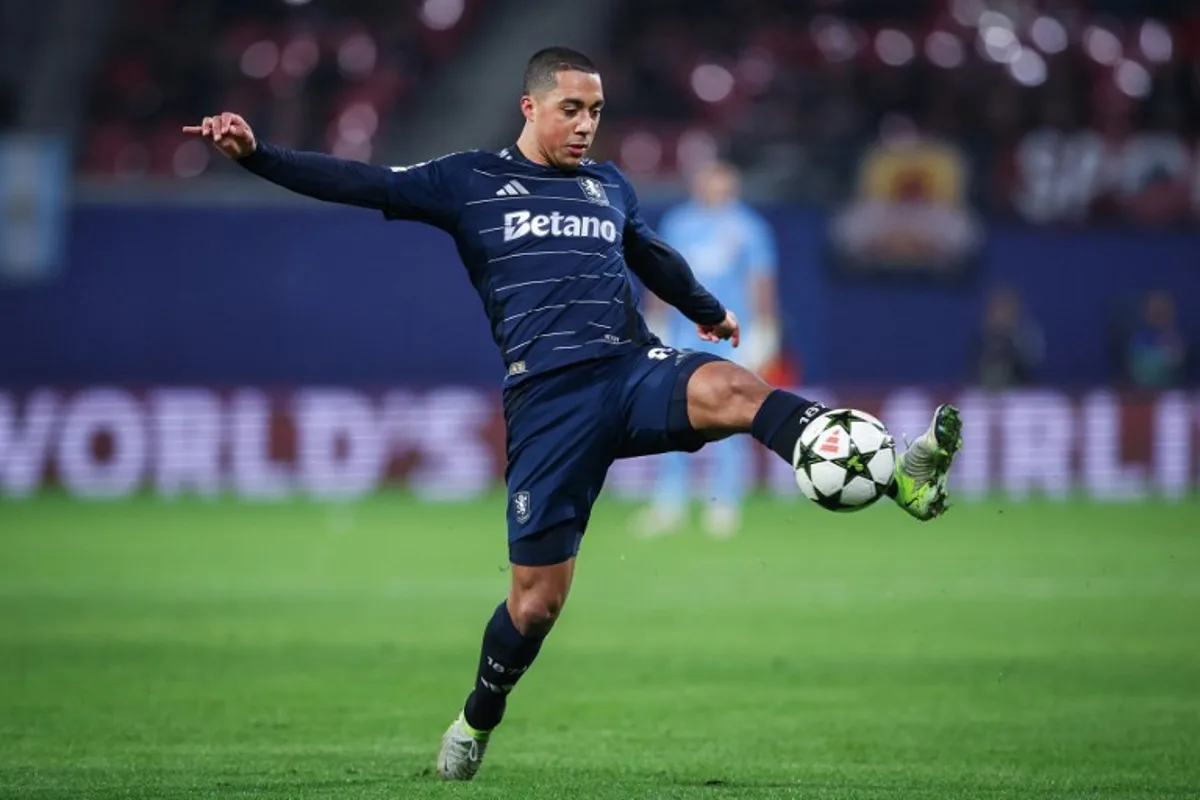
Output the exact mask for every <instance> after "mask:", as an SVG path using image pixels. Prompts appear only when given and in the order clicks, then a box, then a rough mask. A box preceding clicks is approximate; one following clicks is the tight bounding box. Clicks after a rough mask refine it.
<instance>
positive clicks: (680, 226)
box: [633, 161, 780, 538]
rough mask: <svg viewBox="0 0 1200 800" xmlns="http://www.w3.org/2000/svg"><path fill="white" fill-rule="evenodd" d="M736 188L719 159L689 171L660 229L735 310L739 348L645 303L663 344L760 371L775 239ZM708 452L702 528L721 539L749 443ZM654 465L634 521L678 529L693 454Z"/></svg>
mask: <svg viewBox="0 0 1200 800" xmlns="http://www.w3.org/2000/svg"><path fill="white" fill-rule="evenodd" d="M740 194H741V175H740V174H739V173H738V171H737V170H736V169H733V168H732V167H730V166H729V165H728V164H727V163H724V162H722V161H714V162H713V163H711V164H707V165H705V166H704V167H702V168H701V169H699V170H697V172H696V174H695V176H694V177H693V180H692V196H691V199H690V200H688V201H685V202H683V203H681V204H679V205H677V206H675V207H673V208H671V209H670V210H669V211H668V212H667V213H666V215H665V216H664V217H663V220H662V223H661V225H660V226H659V230H660V232H661V234H662V237H663V239H665V240H666V241H667V243H669V244H670V245H672V246H674V247H675V248H676V249H678V250H679V252H680V253H682V254H683V255H684V257H685V258H687V260H688V262H689V263H690V264H691V266H692V269H693V270H695V272H696V276H697V277H698V278H699V279H700V280H701V281H703V282H704V284H705V286H707V287H708V288H709V290H711V291H712V292H713V294H715V295H716V296H717V297H719V298H721V300H722V302H724V303H725V305H726V306H727V307H728V308H730V309H733V310H734V312H735V313H736V314H737V315H738V317H739V321H740V322H741V325H742V330H743V334H742V336H743V342H742V347H741V348H740V349H738V350H733V349H732V348H731V347H730V346H729V343H728V342H717V343H709V342H703V341H699V340H698V339H697V337H696V326H695V324H694V323H692V322H691V321H690V320H688V319H687V318H686V317H684V316H683V314H681V313H680V312H679V311H677V310H676V309H674V308H670V307H668V306H667V305H666V304H665V303H663V302H662V301H661V300H657V299H656V298H653V295H648V296H647V306H648V308H649V309H652V319H654V327H655V328H657V329H658V330H660V331H661V332H662V333H663V334H664V336H663V339H664V341H665V342H666V343H667V344H668V345H670V346H672V347H681V348H689V349H694V350H700V351H703V352H709V353H714V354H717V355H720V356H723V357H725V358H728V359H730V360H732V361H735V362H738V363H740V364H742V365H743V366H745V367H747V368H748V369H751V370H753V371H755V372H758V371H760V370H762V369H763V368H764V367H766V366H767V365H768V364H769V363H770V362H771V361H773V360H774V359H775V358H776V356H777V355H778V353H779V346H780V341H779V338H780V325H779V308H778V301H777V297H778V292H777V290H776V269H777V263H776V262H777V252H776V251H777V245H776V241H775V234H774V231H773V230H772V229H771V226H770V224H769V223H768V222H767V221H766V220H765V219H764V218H763V217H762V216H761V215H760V214H759V213H758V212H757V211H755V210H754V209H752V208H751V207H750V206H748V205H746V204H745V203H744V202H742V200H741V197H740ZM660 319H661V322H659V320H660ZM708 450H709V453H710V455H711V457H712V459H713V469H712V470H711V471H710V473H709V476H708V488H707V490H706V491H705V492H704V496H705V497H706V498H707V500H708V502H707V508H706V509H705V514H704V527H705V529H706V530H707V531H708V533H709V534H710V535H711V536H715V537H718V538H727V537H730V536H733V535H735V534H736V533H737V532H738V531H739V530H740V528H741V519H742V503H743V501H744V500H745V494H746V491H747V489H748V481H749V476H750V474H751V473H752V472H753V453H752V450H751V448H750V447H749V443H748V441H747V440H746V439H744V437H737V436H733V437H730V438H727V439H724V440H722V441H720V442H713V443H712V444H710V445H708ZM660 463H661V466H662V471H661V472H660V473H659V481H658V485H657V487H656V489H655V493H654V498H653V501H652V505H651V506H650V508H648V509H646V512H645V513H641V514H638V515H636V517H635V518H634V520H633V525H634V527H635V529H636V531H637V532H638V533H639V534H641V535H648V536H649V535H661V534H665V533H670V532H673V531H675V530H677V529H678V528H679V526H680V525H681V524H683V522H684V520H685V516H686V512H687V507H688V502H689V500H690V497H691V494H692V492H691V488H692V487H691V484H692V472H693V469H694V467H695V466H696V463H697V462H696V461H695V460H694V459H690V458H689V457H688V455H687V454H686V453H667V454H664V455H663V456H661V461H660Z"/></svg>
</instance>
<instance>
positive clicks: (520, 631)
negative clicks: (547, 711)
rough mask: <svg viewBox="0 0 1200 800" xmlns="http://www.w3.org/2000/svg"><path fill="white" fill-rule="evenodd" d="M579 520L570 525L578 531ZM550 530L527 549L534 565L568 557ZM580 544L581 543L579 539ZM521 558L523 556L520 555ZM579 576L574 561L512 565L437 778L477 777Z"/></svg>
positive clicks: (559, 538)
mask: <svg viewBox="0 0 1200 800" xmlns="http://www.w3.org/2000/svg"><path fill="white" fill-rule="evenodd" d="M577 524H578V523H577V522H575V521H574V520H572V521H570V522H569V523H566V525H567V526H577ZM559 534H560V531H557V530H554V529H551V530H549V531H547V532H546V534H544V535H541V536H539V537H537V538H536V539H535V540H533V541H531V542H530V543H528V544H527V546H525V547H524V551H525V552H528V553H529V554H530V557H529V558H528V559H521V560H529V561H534V562H540V561H553V560H555V559H557V558H559V557H560V556H565V554H566V552H570V551H569V550H567V551H563V552H561V553H557V554H556V553H554V552H551V549H550V548H553V547H554V544H555V543H556V542H563V541H570V540H571V539H572V538H573V537H571V536H560V535H559ZM576 544H577V540H576ZM517 557H518V558H521V556H520V555H519V554H518V555H517ZM574 576H575V558H574V556H573V555H572V556H569V557H565V559H564V560H562V561H558V562H557V563H550V564H533V565H523V564H516V563H514V564H513V565H512V584H511V586H510V588H509V592H508V598H507V599H506V600H505V601H504V602H503V603H501V604H500V605H498V606H497V607H496V610H495V612H494V613H493V614H492V618H491V619H490V620H489V621H488V624H487V627H486V628H484V631H483V643H482V646H481V647H480V653H479V668H478V671H477V672H476V675H475V688H474V689H472V691H471V694H470V695H468V696H467V701H466V703H465V704H464V706H463V711H462V713H461V714H459V715H458V718H457V719H455V720H454V722H453V723H452V724H451V725H450V728H449V729H448V730H447V731H446V733H445V735H443V736H442V747H441V750H440V751H439V752H438V760H437V767H438V774H439V775H441V777H443V778H445V779H447V780H464V781H465V780H470V779H471V778H473V777H475V773H476V772H478V771H479V767H480V765H481V764H482V762H483V755H484V752H485V751H486V750H487V745H488V738H489V737H490V735H491V732H492V730H493V729H495V727H496V726H497V725H499V724H500V720H501V719H502V718H503V717H504V710H505V707H506V705H507V702H508V695H509V692H511V691H512V690H513V688H514V687H515V686H516V685H517V681H519V680H520V679H521V676H522V675H524V674H525V672H526V671H527V670H528V669H529V667H530V666H531V665H532V664H533V660H534V659H535V658H537V654H538V652H539V651H540V650H541V648H542V642H543V641H544V640H545V638H546V635H547V634H548V633H550V629H551V628H552V627H553V626H554V622H555V621H556V620H557V619H558V615H559V612H561V611H562V607H563V604H564V603H566V601H567V593H568V592H569V591H570V589H571V580H572V579H573V578H574Z"/></svg>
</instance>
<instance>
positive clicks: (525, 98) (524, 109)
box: [521, 94, 537, 122]
mask: <svg viewBox="0 0 1200 800" xmlns="http://www.w3.org/2000/svg"><path fill="white" fill-rule="evenodd" d="M536 110H537V103H535V102H534V100H533V97H532V96H531V95H527V94H523V95H521V113H522V114H524V115H525V119H526V120H527V121H529V122H533V121H534V116H535V114H536Z"/></svg>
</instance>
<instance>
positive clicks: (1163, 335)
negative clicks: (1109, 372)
mask: <svg viewBox="0 0 1200 800" xmlns="http://www.w3.org/2000/svg"><path fill="white" fill-rule="evenodd" d="M1187 357H1188V348H1187V343H1186V341H1185V340H1184V337H1183V334H1182V333H1181V332H1180V330H1179V327H1178V325H1177V324H1176V321H1175V301H1174V299H1172V297H1171V295H1169V294H1167V293H1166V292H1162V291H1154V292H1150V293H1149V294H1147V295H1146V297H1145V299H1144V300H1143V303H1142V315H1141V318H1140V319H1139V321H1138V322H1137V324H1135V325H1134V327H1133V329H1132V330H1131V331H1130V333H1129V339H1128V342H1127V343H1126V348H1125V368H1126V373H1127V377H1128V379H1129V380H1130V381H1131V382H1132V383H1133V384H1134V385H1135V386H1138V387H1141V388H1145V389H1168V388H1173V387H1177V386H1180V385H1181V384H1182V383H1183V382H1184V379H1185V377H1186V370H1187Z"/></svg>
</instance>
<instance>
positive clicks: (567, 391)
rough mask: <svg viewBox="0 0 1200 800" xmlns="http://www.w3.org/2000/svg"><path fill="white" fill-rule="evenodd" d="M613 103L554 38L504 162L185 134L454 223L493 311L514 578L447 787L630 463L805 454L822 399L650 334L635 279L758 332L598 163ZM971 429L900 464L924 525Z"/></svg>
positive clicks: (211, 120) (472, 761)
mask: <svg viewBox="0 0 1200 800" xmlns="http://www.w3.org/2000/svg"><path fill="white" fill-rule="evenodd" d="M603 106H604V94H603V91H602V87H601V83H600V76H599V75H598V74H597V71H596V67H595V66H594V65H593V64H592V62H591V61H589V60H588V59H587V58H586V57H585V56H584V55H582V54H580V53H578V52H575V51H574V50H570V49H566V48H558V47H555V48H548V49H544V50H541V51H539V52H537V53H535V54H534V55H533V56H532V57H531V59H530V60H529V62H528V65H527V68H526V71H525V83H524V93H523V95H522V96H521V112H522V113H523V114H524V117H525V127H524V129H523V130H522V132H521V135H520V137H519V138H518V139H517V141H516V142H514V143H513V144H512V145H511V146H509V147H506V148H505V149H503V150H501V151H499V152H483V151H473V152H465V153H454V154H450V155H446V156H443V157H441V158H438V159H435V160H433V161H429V162H425V163H422V164H414V165H412V166H408V167H384V166H374V165H369V164H363V163H359V162H355V161H348V160H343V159H338V158H332V157H330V156H326V155H321V154H318V153H306V152H297V151H293V150H288V149H284V148H280V147H276V146H272V145H270V144H268V143H267V142H263V141H258V140H257V139H256V137H255V135H254V132H253V130H251V128H250V125H249V124H247V122H246V120H244V119H243V118H242V117H240V116H238V115H236V114H233V113H229V112H225V113H221V114H218V115H215V116H210V117H205V118H204V119H203V121H202V122H201V124H199V125H196V126H187V127H185V128H184V129H183V131H184V133H187V134H191V135H197V136H203V137H205V138H207V139H210V140H211V141H212V142H213V143H214V144H215V146H216V147H217V148H219V149H220V150H221V151H222V152H223V153H224V154H225V155H227V156H230V157H231V158H234V159H237V161H238V163H239V164H241V165H242V166H243V167H245V168H246V169H247V170H249V171H250V172H252V173H254V174H256V175H259V176H261V177H263V178H265V179H266V180H269V181H272V182H274V183H276V184H278V185H280V186H283V187H286V188H287V189H290V190H292V191H294V192H298V193H300V194H304V195H308V196H310V197H315V198H319V199H322V200H327V201H332V202H336V203H345V204H349V205H355V206H361V207H365V208H371V209H376V210H378V211H381V212H382V213H383V215H384V216H385V217H386V218H387V219H407V220H418V221H421V222H425V223H428V224H430V225H434V226H437V227H438V228H441V229H442V230H445V231H447V232H448V233H450V235H452V236H453V237H454V239H455V241H456V242H457V245H458V252H459V254H460V256H461V259H462V262H463V264H464V266H465V268H466V274H467V278H468V280H470V281H471V283H472V284H473V285H474V287H475V289H476V291H477V292H478V293H479V297H480V299H481V300H482V302H483V307H484V310H485V311H486V313H487V315H488V318H489V319H490V320H491V327H492V336H493V338H494V340H495V342H496V346H497V347H498V348H499V350H500V354H501V357H502V358H503V362H504V365H505V368H506V369H507V377H506V378H505V380H504V386H503V403H504V414H505V422H506V426H507V434H508V468H507V473H506V482H507V485H508V497H509V501H508V515H507V516H508V552H509V560H510V562H511V563H512V585H511V588H510V590H509V593H508V597H507V599H506V600H505V601H504V602H502V603H500V605H498V606H497V607H496V609H495V611H494V612H493V614H492V616H491V619H490V620H489V621H488V623H487V625H486V627H485V628H484V632H483V644H482V647H481V652H480V656H479V664H478V669H477V672H476V678H475V684H474V688H473V689H472V691H471V692H470V694H469V695H468V696H467V698H466V702H465V704H464V707H463V709H462V711H461V712H460V713H459V714H458V716H457V717H456V718H455V720H454V722H453V723H452V724H451V725H450V727H449V729H448V730H447V731H446V733H445V735H444V736H443V737H442V745H441V750H440V752H439V754H438V759H437V766H438V772H439V774H440V775H441V776H442V777H443V778H446V779H452V780H468V779H470V778H472V777H473V776H474V775H475V773H476V771H477V770H478V769H479V765H480V763H481V761H482V759H483V756H484V752H485V750H486V748H487V745H488V741H489V737H490V736H491V735H492V732H493V730H494V729H495V728H496V726H497V725H498V724H499V723H500V720H501V718H502V717H503V715H504V711H505V706H506V701H507V698H508V694H509V692H510V691H512V689H513V687H514V686H515V685H516V684H517V682H518V681H519V680H520V679H521V676H522V675H524V674H525V671H526V670H528V669H529V666H530V665H531V664H532V663H533V661H534V659H535V658H536V657H537V654H538V651H539V650H540V649H541V647H542V643H543V642H544V641H545V638H546V635H547V634H548V633H549V632H550V629H551V627H552V626H553V625H554V622H555V620H556V619H557V618H558V615H559V612H560V611H561V610H562V607H563V603H564V602H565V601H566V599H567V592H568V591H569V590H570V588H571V580H572V578H573V577H574V574H575V557H576V555H577V553H578V552H579V547H580V542H581V540H582V539H583V535H584V531H585V530H586V529H587V523H588V517H589V515H590V514H591V511H592V505H593V503H595V501H596V496H597V495H598V494H599V493H600V488H601V485H602V484H603V482H604V477H605V474H606V472H607V471H608V468H609V466H610V465H611V464H612V463H613V461H614V460H615V459H618V458H630V457H634V456H642V455H649V454H653V453H662V452H667V451H671V450H683V451H687V452H693V451H696V450H698V449H700V448H701V447H702V446H704V444H705V443H706V442H710V441H716V440H718V439H723V438H725V437H727V436H731V435H734V434H739V433H749V434H751V435H752V436H754V438H756V439H758V440H759V441H760V442H762V443H763V444H764V445H766V446H767V447H769V448H770V449H771V450H773V451H774V452H776V453H778V454H779V456H780V457H781V458H783V459H784V460H785V461H787V462H788V463H791V460H792V456H793V451H794V449H795V445H796V441H797V439H798V437H799V435H800V431H801V430H803V428H804V426H805V424H806V423H807V422H809V421H810V420H811V419H813V418H814V417H815V416H817V415H818V414H819V413H820V412H821V411H822V409H823V408H824V407H823V406H822V405H820V404H819V403H814V402H812V401H809V400H806V399H804V398H802V397H797V396H795V395H792V394H788V393H787V392H783V391H779V390H773V389H772V388H771V387H770V386H768V385H766V384H765V383H764V382H763V381H761V380H760V379H759V378H757V377H756V376H755V375H754V374H753V373H751V372H749V371H747V370H746V369H744V368H742V367H740V366H738V365H736V364H733V363H732V362H730V361H727V360H725V359H722V358H720V357H718V356H715V355H712V354H707V353H696V352H690V351H687V350H678V349H675V348H672V347H666V346H664V345H663V344H662V343H661V342H660V341H659V340H658V339H656V338H655V337H654V336H652V335H651V334H650V332H649V330H647V328H646V325H645V322H644V321H643V319H642V317H641V315H640V313H639V312H638V309H637V308H636V307H635V304H634V296H633V290H632V286H631V284H630V279H629V275H628V274H627V272H628V271H632V272H633V273H634V274H636V275H637V276H638V277H639V278H640V279H641V280H642V282H643V283H644V284H645V286H646V287H647V288H648V289H649V291H651V292H653V293H654V294H656V295H657V296H658V297H660V298H662V299H663V300H665V301H666V302H668V303H670V304H671V305H673V306H675V307H676V308H678V309H679V310H681V311H682V312H683V313H684V314H686V315H687V317H688V318H689V319H690V320H692V322H694V323H695V324H696V329H697V331H698V333H699V336H700V338H701V339H703V340H705V341H709V342H713V341H717V340H721V339H728V340H730V342H731V343H732V344H733V345H735V346H736V345H737V344H738V341H739V338H740V331H739V328H738V321H737V318H736V317H735V316H734V314H733V313H732V312H731V311H729V310H728V309H726V308H725V306H723V305H721V303H720V301H718V300H717V298H715V297H713V296H712V295H711V294H710V293H709V292H708V291H706V290H705V289H704V287H703V286H701V285H700V284H699V283H698V282H697V281H696V279H695V277H694V276H693V275H692V271H691V269H689V267H688V265H687V262H686V261H684V259H683V258H682V257H680V255H679V254H678V253H677V252H675V251H674V250H673V249H672V248H670V247H669V246H667V245H666V244H664V243H663V241H662V240H661V239H660V238H658V237H657V236H656V235H655V234H654V233H653V231H651V230H650V228H648V227H647V225H646V223H645V222H644V221H643V220H642V216H641V212H640V211H639V210H638V201H637V195H636V193H635V192H634V190H633V187H632V186H631V185H630V184H629V181H628V180H626V179H625V176H624V175H622V174H621V172H620V171H619V170H618V169H617V168H616V167H614V166H613V165H612V164H609V163H596V162H595V161H592V160H591V159H589V158H588V157H587V153H588V148H589V147H590V146H591V144H592V141H593V139H594V137H595V135H596V129H597V126H598V124H599V122H600V115H601V110H602V108H603ZM405 266H406V265H404V264H401V265H399V267H398V268H401V269H402V268H404V267H405ZM960 427H961V425H960V422H959V419H958V412H957V410H955V409H954V408H953V407H951V406H941V407H939V408H938V409H937V411H936V413H935V415H934V419H933V422H932V424H931V425H930V427H929V430H927V431H926V432H925V433H924V434H922V435H921V436H920V437H919V438H918V439H917V440H916V441H915V442H914V443H913V444H912V445H911V446H910V447H909V449H908V450H907V451H906V452H905V453H904V455H903V456H902V457H901V459H900V460H899V466H898V467H897V471H896V482H895V484H894V485H895V487H896V488H895V490H894V491H895V499H896V501H897V502H898V504H899V505H900V506H901V507H902V508H903V509H905V510H906V511H907V512H908V513H909V514H911V515H912V516H914V517H916V518H917V519H921V520H928V519H932V518H933V517H936V516H938V515H939V514H940V513H941V512H942V511H943V510H944V509H945V506H946V487H945V482H946V475H947V472H948V470H949V467H950V462H951V460H952V458H953V456H954V453H955V452H956V450H957V449H958V448H959V446H960V444H961V440H960V436H959V434H960Z"/></svg>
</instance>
